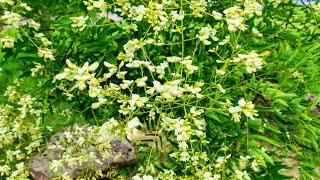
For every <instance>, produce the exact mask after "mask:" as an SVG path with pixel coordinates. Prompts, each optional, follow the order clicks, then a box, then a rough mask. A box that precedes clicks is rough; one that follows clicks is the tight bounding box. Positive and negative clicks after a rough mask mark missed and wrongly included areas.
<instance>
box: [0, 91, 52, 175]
mask: <svg viewBox="0 0 320 180" xmlns="http://www.w3.org/2000/svg"><path fill="white" fill-rule="evenodd" d="M5 96H6V97H7V100H8V103H6V104H0V109H1V110H0V151H2V152H4V153H5V155H4V156H1V157H0V162H1V164H0V176H2V177H8V179H27V178H28V176H29V172H28V164H27V163H25V162H24V161H25V160H27V159H28V158H29V156H30V155H31V153H32V152H34V151H35V150H36V149H38V148H39V147H40V145H41V143H42V138H43V136H42V127H41V121H42V115H43V114H45V113H46V110H45V106H44V105H43V104H41V103H40V102H37V100H36V99H35V98H34V97H32V96H31V95H29V94H22V93H20V92H18V91H17V86H9V87H7V90H6V92H5ZM42 108H43V109H42ZM26 142H27V143H26ZM3 162H4V163H3Z"/></svg>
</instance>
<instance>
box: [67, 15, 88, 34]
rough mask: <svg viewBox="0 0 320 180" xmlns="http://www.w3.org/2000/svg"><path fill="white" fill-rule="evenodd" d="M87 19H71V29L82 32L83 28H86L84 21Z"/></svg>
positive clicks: (82, 17) (80, 17)
mask: <svg viewBox="0 0 320 180" xmlns="http://www.w3.org/2000/svg"><path fill="white" fill-rule="evenodd" d="M88 19H89V17H88V16H79V17H71V18H70V20H71V21H72V24H71V27H74V28H79V31H83V30H84V28H85V27H86V26H87V25H86V21H87V20H88Z"/></svg>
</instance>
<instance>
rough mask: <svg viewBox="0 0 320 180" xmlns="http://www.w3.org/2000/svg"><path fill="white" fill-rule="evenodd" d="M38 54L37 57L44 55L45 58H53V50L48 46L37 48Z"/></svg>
mask: <svg viewBox="0 0 320 180" xmlns="http://www.w3.org/2000/svg"><path fill="white" fill-rule="evenodd" d="M38 55H39V57H44V58H45V59H50V60H55V58H54V56H53V51H52V50H51V49H48V48H39V49H38Z"/></svg>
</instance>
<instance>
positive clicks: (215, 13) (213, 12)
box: [212, 10, 223, 21]
mask: <svg viewBox="0 0 320 180" xmlns="http://www.w3.org/2000/svg"><path fill="white" fill-rule="evenodd" d="M212 15H213V17H214V19H215V20H218V21H219V20H221V19H222V18H223V15H222V14H221V13H219V12H217V11H215V10H213V11H212Z"/></svg>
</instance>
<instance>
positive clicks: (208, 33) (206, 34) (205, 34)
mask: <svg viewBox="0 0 320 180" xmlns="http://www.w3.org/2000/svg"><path fill="white" fill-rule="evenodd" d="M216 33H217V30H215V29H212V27H211V26H210V25H209V24H208V25H207V26H205V27H202V28H201V30H200V31H199V34H198V35H197V37H198V38H199V40H200V41H202V42H203V43H204V44H205V45H210V44H211V42H210V41H209V40H208V39H209V38H211V39H212V40H213V41H218V40H219V39H218V38H217V37H216V36H215V35H216Z"/></svg>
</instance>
